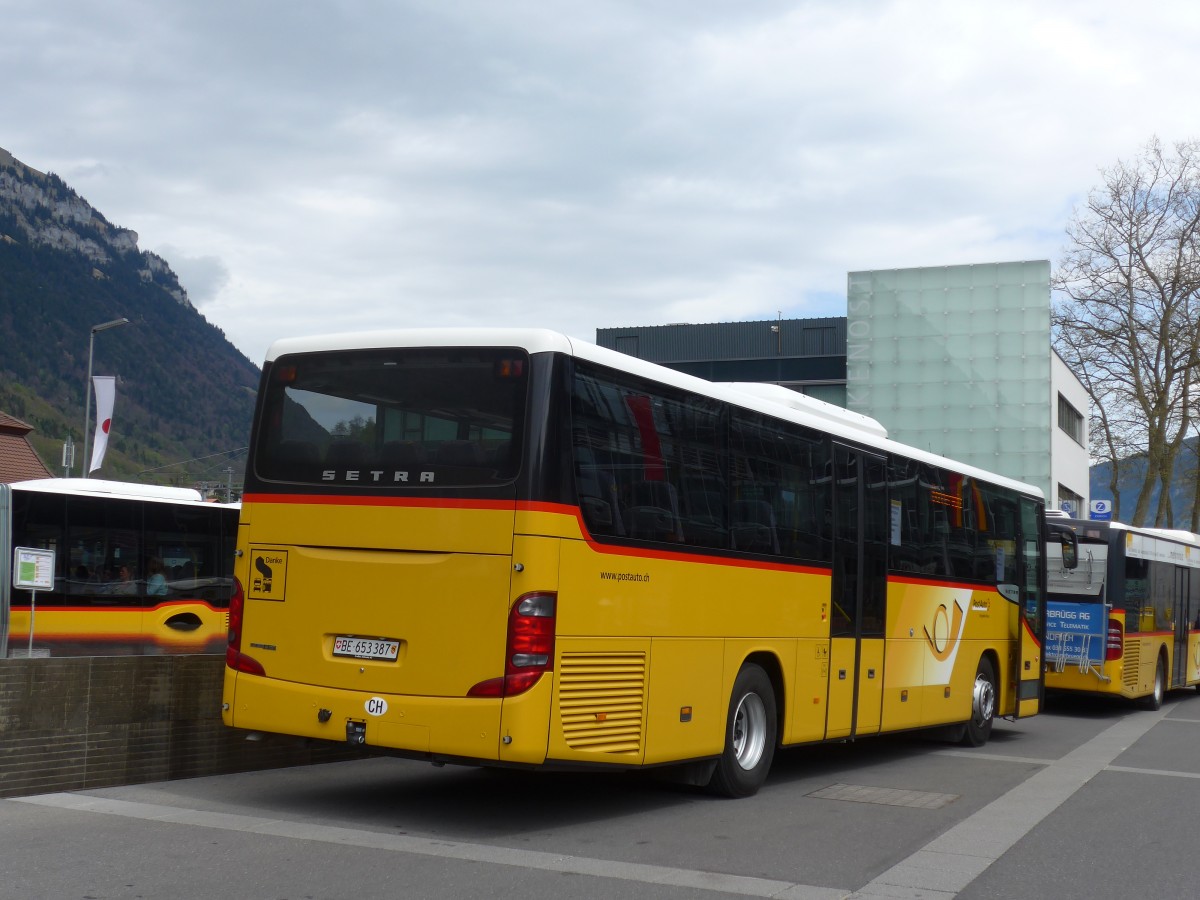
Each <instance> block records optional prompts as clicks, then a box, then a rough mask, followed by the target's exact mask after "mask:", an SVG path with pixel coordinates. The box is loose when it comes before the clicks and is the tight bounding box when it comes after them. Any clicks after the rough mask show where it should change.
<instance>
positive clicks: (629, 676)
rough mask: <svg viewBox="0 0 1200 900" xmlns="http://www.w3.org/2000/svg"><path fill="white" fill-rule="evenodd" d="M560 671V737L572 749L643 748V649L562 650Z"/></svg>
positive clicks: (633, 752)
mask: <svg viewBox="0 0 1200 900" xmlns="http://www.w3.org/2000/svg"><path fill="white" fill-rule="evenodd" d="M560 663H561V664H560V667H559V673H558V685H559V687H558V691H559V698H558V705H559V713H560V715H561V716H562V730H563V738H564V739H565V740H566V743H567V746H568V747H570V748H571V749H572V750H580V751H584V752H587V753H603V754H607V755H609V756H639V755H640V754H641V752H642V733H643V724H642V723H643V720H644V714H645V706H646V654H645V653H640V652H639V653H564V654H563V655H562V659H561V660H560Z"/></svg>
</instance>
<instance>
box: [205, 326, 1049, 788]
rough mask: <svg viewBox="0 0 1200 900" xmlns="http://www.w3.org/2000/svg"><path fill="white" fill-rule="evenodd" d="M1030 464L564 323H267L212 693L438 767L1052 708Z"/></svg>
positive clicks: (739, 746)
mask: <svg viewBox="0 0 1200 900" xmlns="http://www.w3.org/2000/svg"><path fill="white" fill-rule="evenodd" d="M1043 521H1044V502H1043V498H1042V495H1041V493H1040V491H1039V490H1038V489H1036V488H1033V487H1030V486H1028V485H1025V484H1022V483H1020V482H1017V481H1013V480H1010V479H1007V478H1003V477H1000V476H996V475H992V474H989V473H986V472H983V471H980V470H977V469H974V468H972V467H970V466H965V465H961V464H958V463H955V462H953V461H951V460H948V459H945V458H943V457H940V456H936V455H933V454H930V453H927V452H923V451H921V450H918V449H916V448H912V447H907V446H903V445H901V444H898V443H896V442H893V441H891V440H889V439H888V438H887V436H886V431H885V430H884V429H883V428H882V427H881V426H880V425H879V424H878V423H877V422H875V421H874V420H871V419H868V418H866V417H863V416H859V415H857V414H854V413H851V412H849V411H847V410H843V409H840V408H838V407H834V406H831V405H829V404H824V403H821V402H820V401H816V400H811V399H810V398H807V397H804V396H802V395H800V394H798V393H796V392H793V391H790V390H788V389H786V388H783V387H780V386H770V385H731V384H715V383H710V382H707V381H703V380H700V379H698V378H694V377H691V376H688V375H684V374H681V373H678V372H675V371H673V370H670V369H667V368H663V367H660V366H657V365H654V364H651V363H648V362H644V361H641V360H638V359H635V358H632V357H629V356H626V355H624V354H621V353H617V352H615V351H611V350H606V349H603V348H599V347H596V346H594V345H592V344H589V343H585V342H582V341H578V340H576V339H572V338H568V337H566V336H564V335H561V334H558V333H555V332H549V331H542V330H525V329H466V330H411V331H398V332H377V333H358V334H347V335H330V336H323V337H315V338H312V339H304V338H296V339H285V340H280V341H278V342H276V343H275V344H274V345H273V346H272V347H271V349H270V350H269V352H268V355H267V358H266V361H265V367H264V371H263V377H262V383H261V388H260V392H259V396H258V404H257V409H256V413H255V419H254V424H253V426H252V432H251V445H250V457H249V462H248V467H247V472H246V482H245V493H244V494H243V498H242V514H241V525H240V528H239V535H238V543H237V558H236V561H235V588H234V598H233V601H232V605H231V607H230V638H229V648H228V653H227V657H226V662H227V665H226V672H225V685H224V703H223V708H224V720H225V722H226V724H228V725H230V726H232V727H236V728H241V729H247V730H249V731H251V732H258V733H273V734H284V735H294V736H298V737H301V738H306V739H325V740H330V741H345V742H349V744H351V745H353V746H362V747H366V748H370V749H371V750H373V751H381V752H388V753H393V754H396V755H401V756H409V757H413V758H418V759H424V760H428V761H431V762H434V763H436V764H442V763H447V762H451V763H469V764H490V765H498V766H528V767H558V768H562V767H566V768H574V767H597V766H598V767H609V768H612V769H637V768H649V767H658V766H679V767H680V769H679V771H680V772H681V773H683V774H684V776H685V777H686V779H687V780H689V781H691V782H692V783H703V784H707V785H708V787H709V788H710V789H711V790H712V791H714V792H715V793H718V794H723V795H727V796H744V795H748V794H751V793H753V792H755V791H756V790H757V789H758V788H759V786H760V785H761V784H762V783H763V780H764V779H765V778H766V775H767V772H768V769H769V768H770V765H771V760H772V758H773V755H774V753H775V751H776V749H777V748H778V747H789V746H794V745H800V744H806V743H813V742H820V741H846V740H853V739H857V738H862V737H866V736H869V735H877V734H882V733H886V732H896V731H903V730H912V729H920V728H931V727H934V726H940V727H942V728H944V729H945V733H948V734H950V735H952V736H953V737H954V738H957V739H959V740H962V741H963V742H965V743H967V744H970V745H981V744H983V743H984V742H985V741H986V740H987V738H988V736H989V733H990V731H991V729H992V723H993V721H994V718H995V717H996V716H1004V717H1018V716H1029V715H1033V714H1035V713H1037V712H1038V710H1039V708H1040V705H1041V702H1042V692H1043V681H1042V678H1043V660H1042V640H1043V629H1044V623H1045V558H1046V557H1045V554H1046V532H1045V530H1044V529H1043Z"/></svg>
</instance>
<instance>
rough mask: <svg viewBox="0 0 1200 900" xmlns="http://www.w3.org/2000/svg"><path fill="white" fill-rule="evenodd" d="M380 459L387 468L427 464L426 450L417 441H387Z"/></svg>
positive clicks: (381, 451)
mask: <svg viewBox="0 0 1200 900" xmlns="http://www.w3.org/2000/svg"><path fill="white" fill-rule="evenodd" d="M379 458H380V461H381V463H382V464H383V465H385V466H396V467H399V468H403V467H405V466H418V465H420V464H421V463H423V462H425V448H424V447H423V446H421V445H420V444H418V443H416V442H415V441H385V442H384V444H383V447H382V449H381V450H380V453H379Z"/></svg>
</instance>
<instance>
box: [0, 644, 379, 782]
mask: <svg viewBox="0 0 1200 900" xmlns="http://www.w3.org/2000/svg"><path fill="white" fill-rule="evenodd" d="M224 665H225V659H224V657H220V656H128V657H50V658H41V659H37V658H35V659H0V797H16V796H22V795H27V794H40V793H47V792H51V791H69V790H79V789H83V788H96V787H110V786H113V785H120V784H138V783H141V782H147V781H165V780H169V779H173V778H191V777H195V776H198V775H217V774H223V773H227V772H244V771H251V770H254V769H266V768H276V767H281V766H290V765H303V764H307V763H314V762H332V761H335V760H338V759H351V758H355V757H356V756H358V755H359V754H358V753H357V752H356V751H354V750H351V749H349V748H343V747H342V746H341V745H328V746H326V745H311V746H308V745H304V744H301V743H299V742H296V741H289V740H284V739H268V740H267V741H263V742H249V741H246V739H245V738H246V733H245V732H243V731H237V730H234V729H230V728H226V727H225V725H224V724H223V723H222V722H221V680H222V677H223V673H224Z"/></svg>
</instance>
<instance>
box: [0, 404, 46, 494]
mask: <svg viewBox="0 0 1200 900" xmlns="http://www.w3.org/2000/svg"><path fill="white" fill-rule="evenodd" d="M31 431H33V426H32V425H26V424H25V423H24V422H22V421H21V420H20V419H14V418H13V417H12V416H10V415H6V414H5V413H2V412H0V483H2V484H12V483H13V482H14V481H28V480H29V479H31V478H53V477H54V473H53V472H51V471H50V470H49V469H47V468H46V466H45V465H44V464H43V463H42V460H41V458H40V457H39V456H38V455H37V451H35V450H34V449H33V444H31V443H29V432H31Z"/></svg>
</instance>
